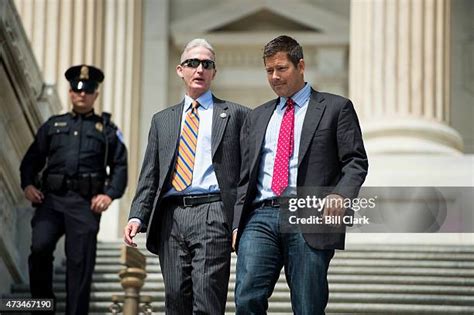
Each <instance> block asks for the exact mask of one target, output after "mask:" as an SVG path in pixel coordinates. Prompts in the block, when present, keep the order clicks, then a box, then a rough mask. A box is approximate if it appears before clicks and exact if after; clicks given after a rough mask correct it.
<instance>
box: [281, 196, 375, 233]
mask: <svg viewBox="0 0 474 315" xmlns="http://www.w3.org/2000/svg"><path fill="white" fill-rule="evenodd" d="M376 200H377V196H374V197H371V198H365V197H362V198H353V199H351V198H344V197H342V196H328V197H325V198H319V197H316V196H306V197H303V198H296V197H295V198H289V199H288V211H290V212H297V211H298V210H302V209H305V210H313V211H315V212H316V214H314V215H310V216H309V217H299V216H297V215H296V214H294V215H290V216H289V217H288V223H289V224H327V225H341V224H344V225H348V226H352V225H354V224H358V225H360V224H370V217H368V216H365V215H363V216H360V217H354V212H357V211H360V210H362V209H375V207H376ZM328 208H332V209H341V210H340V211H341V214H340V215H329V214H324V213H323V212H324V209H328ZM346 209H349V211H346ZM350 210H352V211H350Z"/></svg>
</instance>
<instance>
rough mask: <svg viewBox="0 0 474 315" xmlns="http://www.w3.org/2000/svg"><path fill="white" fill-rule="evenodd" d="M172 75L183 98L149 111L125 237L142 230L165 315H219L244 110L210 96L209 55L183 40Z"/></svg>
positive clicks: (129, 239) (204, 47)
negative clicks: (160, 283) (158, 276)
mask: <svg viewBox="0 0 474 315" xmlns="http://www.w3.org/2000/svg"><path fill="white" fill-rule="evenodd" d="M176 72H177V74H178V76H179V77H180V78H182V80H183V81H184V84H185V88H186V94H185V96H184V100H183V101H182V102H181V103H179V104H177V105H174V106H172V107H169V108H167V109H165V110H163V111H161V112H158V113H156V114H155V115H154V116H153V120H152V123H151V128H150V132H149V138H148V146H147V149H146V153H145V157H144V161H143V166H142V170H141V173H140V179H139V182H138V187H137V191H136V195H135V198H134V200H133V203H132V206H131V210H130V217H129V223H128V225H127V226H126V227H125V230H124V240H125V242H126V243H127V244H129V245H131V246H136V244H134V242H133V237H134V236H135V235H136V234H137V232H138V231H146V232H147V240H146V246H147V249H148V250H149V251H151V252H152V253H155V254H158V255H159V259H160V265H161V270H162V273H163V279H164V284H165V295H166V314H177V315H185V314H224V312H225V303H226V299H227V288H228V281H229V273H230V253H231V235H232V231H231V226H232V219H233V209H234V204H235V200H236V195H237V184H238V180H239V170H240V161H241V158H240V143H239V141H240V139H239V134H240V129H241V126H242V125H243V122H244V120H245V117H246V115H247V113H248V109H247V108H245V107H243V106H241V105H237V104H234V103H231V102H228V101H223V100H220V99H218V98H216V97H215V96H214V95H212V93H211V91H210V86H211V82H212V80H213V79H214V77H215V74H216V69H215V54H214V50H213V48H212V46H211V45H210V44H209V43H208V42H207V41H205V40H203V39H195V40H192V41H191V42H189V43H188V44H187V46H186V47H185V49H184V52H183V54H182V55H181V63H180V64H179V65H178V66H177V67H176Z"/></svg>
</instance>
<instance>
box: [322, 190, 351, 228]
mask: <svg viewBox="0 0 474 315" xmlns="http://www.w3.org/2000/svg"><path fill="white" fill-rule="evenodd" d="M325 199H327V202H326V203H325V205H326V206H325V207H324V217H327V216H329V217H331V220H330V221H331V222H336V223H335V224H330V225H333V226H339V224H338V223H337V222H342V219H335V218H336V217H342V216H343V215H344V213H345V211H346V209H345V208H344V197H342V196H340V195H336V194H331V195H327V196H326V198H325Z"/></svg>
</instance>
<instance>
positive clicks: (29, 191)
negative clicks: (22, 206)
mask: <svg viewBox="0 0 474 315" xmlns="http://www.w3.org/2000/svg"><path fill="white" fill-rule="evenodd" d="M25 197H26V199H28V200H29V201H31V202H32V203H42V202H43V200H44V195H43V193H42V192H41V191H39V190H38V188H36V187H35V186H33V185H28V186H26V187H25Z"/></svg>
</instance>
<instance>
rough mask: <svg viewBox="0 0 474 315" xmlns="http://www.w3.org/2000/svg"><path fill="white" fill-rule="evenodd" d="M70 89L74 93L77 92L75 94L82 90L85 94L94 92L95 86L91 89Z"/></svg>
mask: <svg viewBox="0 0 474 315" xmlns="http://www.w3.org/2000/svg"><path fill="white" fill-rule="evenodd" d="M71 90H72V91H73V92H74V93H77V94H80V93H82V92H84V93H86V94H94V92H95V88H92V89H74V88H72V89H71Z"/></svg>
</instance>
